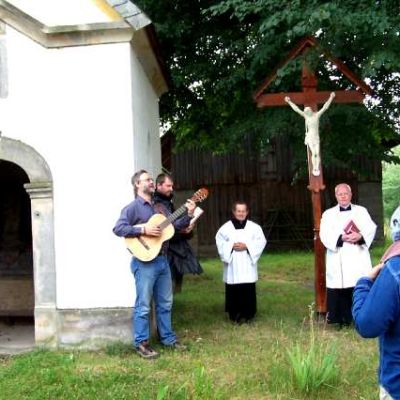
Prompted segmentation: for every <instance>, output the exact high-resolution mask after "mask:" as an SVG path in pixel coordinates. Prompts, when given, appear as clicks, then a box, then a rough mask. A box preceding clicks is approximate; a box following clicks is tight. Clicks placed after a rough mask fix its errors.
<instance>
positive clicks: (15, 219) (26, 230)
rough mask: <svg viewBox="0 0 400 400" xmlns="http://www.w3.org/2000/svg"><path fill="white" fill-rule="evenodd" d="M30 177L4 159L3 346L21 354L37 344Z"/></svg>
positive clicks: (0, 180) (0, 198) (0, 235)
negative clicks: (28, 188)
mask: <svg viewBox="0 0 400 400" xmlns="http://www.w3.org/2000/svg"><path fill="white" fill-rule="evenodd" d="M27 183H29V178H28V175H27V174H26V173H25V171H24V170H23V169H22V168H20V167H19V166H18V165H16V164H14V163H12V162H9V161H4V160H0V333H1V334H0V347H1V348H3V351H7V350H8V351H13V352H15V351H20V350H24V349H25V348H27V347H28V348H29V347H30V346H32V345H33V344H34V306H35V303H34V284H33V257H32V222H31V202H30V198H29V195H28V193H27V192H26V190H25V189H24V185H25V184H27Z"/></svg>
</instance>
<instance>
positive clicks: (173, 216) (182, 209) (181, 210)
mask: <svg viewBox="0 0 400 400" xmlns="http://www.w3.org/2000/svg"><path fill="white" fill-rule="evenodd" d="M185 211H186V207H185V205H182V206H180V207H179V208H178V209H177V210H176V211H174V212H173V213H172V214H171V215H169V216H168V217H167V219H166V220H165V221H163V222H162V223H161V224H160V228H161V230H163V229H164V228H166V227H167V226H168V225H169V224H172V223H173V222H174V221H175V220H177V219H178V218H179V217H180V216H181V215H183V214H184V212H185Z"/></svg>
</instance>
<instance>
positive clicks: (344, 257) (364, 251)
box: [320, 183, 376, 328]
mask: <svg viewBox="0 0 400 400" xmlns="http://www.w3.org/2000/svg"><path fill="white" fill-rule="evenodd" d="M335 197H336V200H337V205H336V206H335V207H332V208H329V209H328V210H326V211H325V212H324V213H323V214H322V218H321V225H320V238H321V242H322V243H323V245H324V246H325V247H326V287H327V311H328V312H327V322H328V324H337V325H338V326H339V328H341V327H343V326H348V325H351V323H352V322H353V318H352V315H351V304H352V299H353V289H354V286H355V285H356V283H357V281H358V279H359V278H361V277H362V276H365V275H366V274H367V273H368V272H369V271H370V270H371V268H372V263H371V257H370V255H369V247H370V246H371V243H372V241H373V239H374V237H375V232H376V224H375V223H374V222H373V221H372V219H371V217H370V215H369V213H368V211H367V209H366V208H365V207H362V206H359V205H355V204H352V203H351V199H352V192H351V188H350V186H349V185H347V184H346V183H340V184H339V185H337V186H336V187H335Z"/></svg>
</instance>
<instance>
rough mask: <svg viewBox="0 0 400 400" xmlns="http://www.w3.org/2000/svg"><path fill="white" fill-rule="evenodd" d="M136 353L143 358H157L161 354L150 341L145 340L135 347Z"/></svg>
mask: <svg viewBox="0 0 400 400" xmlns="http://www.w3.org/2000/svg"><path fill="white" fill-rule="evenodd" d="M135 350H136V353H138V354H139V356H140V357H142V358H147V359H152V358H157V357H158V356H159V354H158V353H157V352H156V351H155V350H154V349H152V348H151V347H150V345H149V342H147V341H144V342H142V343H140V344H139V346H137V347H136V348H135Z"/></svg>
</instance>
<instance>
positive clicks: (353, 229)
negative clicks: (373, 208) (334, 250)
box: [343, 220, 360, 235]
mask: <svg viewBox="0 0 400 400" xmlns="http://www.w3.org/2000/svg"><path fill="white" fill-rule="evenodd" d="M343 231H344V233H346V234H347V235H348V234H349V233H351V232H356V233H359V232H360V229H358V226H357V225H356V224H355V222H354V221H353V220H350V221H349V223H348V224H347V225H346V226H345V227H344V229H343Z"/></svg>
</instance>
